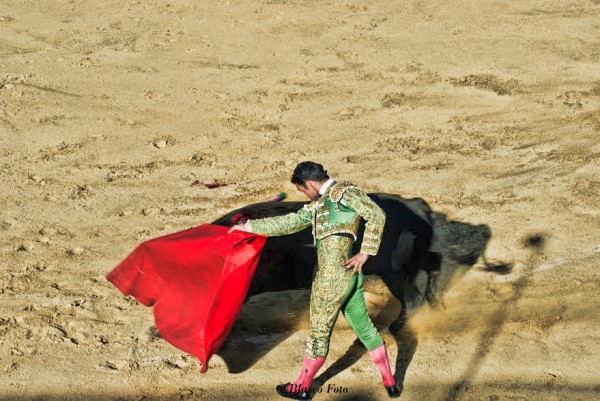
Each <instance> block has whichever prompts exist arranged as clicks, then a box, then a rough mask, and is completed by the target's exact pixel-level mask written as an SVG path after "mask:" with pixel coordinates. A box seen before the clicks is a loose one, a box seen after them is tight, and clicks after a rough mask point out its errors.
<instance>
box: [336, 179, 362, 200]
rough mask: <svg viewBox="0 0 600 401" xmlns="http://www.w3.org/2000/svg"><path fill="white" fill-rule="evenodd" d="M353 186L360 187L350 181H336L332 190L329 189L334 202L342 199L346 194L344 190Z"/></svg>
mask: <svg viewBox="0 0 600 401" xmlns="http://www.w3.org/2000/svg"><path fill="white" fill-rule="evenodd" d="M353 188H356V189H357V190H358V189H359V188H358V187H357V186H356V185H354V184H353V183H351V182H348V181H339V182H336V183H334V184H333V185H332V186H331V191H329V198H330V199H331V200H332V201H333V202H339V201H340V200H341V199H342V196H344V192H346V191H347V190H349V189H353Z"/></svg>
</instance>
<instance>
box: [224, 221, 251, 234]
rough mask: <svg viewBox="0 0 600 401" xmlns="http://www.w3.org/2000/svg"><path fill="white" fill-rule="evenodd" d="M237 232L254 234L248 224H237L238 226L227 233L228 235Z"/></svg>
mask: <svg viewBox="0 0 600 401" xmlns="http://www.w3.org/2000/svg"><path fill="white" fill-rule="evenodd" d="M235 230H238V231H246V232H248V233H251V232H252V231H250V228H249V227H248V224H247V223H244V224H236V225H234V226H232V227H231V228H230V229H229V231H227V233H228V234H229V233H230V232H232V231H235Z"/></svg>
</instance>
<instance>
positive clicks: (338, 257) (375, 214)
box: [230, 161, 400, 400]
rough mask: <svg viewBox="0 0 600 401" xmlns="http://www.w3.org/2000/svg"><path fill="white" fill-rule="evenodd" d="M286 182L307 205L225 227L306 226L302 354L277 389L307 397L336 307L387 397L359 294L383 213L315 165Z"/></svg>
mask: <svg viewBox="0 0 600 401" xmlns="http://www.w3.org/2000/svg"><path fill="white" fill-rule="evenodd" d="M291 181H292V183H293V184H295V186H296V189H297V190H298V191H300V192H302V193H303V194H304V195H306V196H307V197H308V198H309V199H310V200H311V202H310V203H309V204H307V205H306V206H305V207H304V208H302V209H300V210H299V211H298V212H296V213H289V214H286V215H283V216H277V217H269V218H263V219H256V220H249V221H247V222H245V223H243V224H238V225H235V226H233V227H232V228H231V230H230V231H232V230H242V231H248V232H252V233H256V234H262V235H266V236H278V235H287V234H293V233H295V232H298V231H300V230H303V229H305V228H308V227H310V226H312V233H313V240H314V245H315V247H316V250H317V269H316V272H315V275H314V278H313V282H312V289H311V297H310V331H309V336H308V342H307V349H306V355H305V359H304V363H303V365H302V370H301V371H300V375H299V376H298V378H297V379H296V381H295V382H294V383H286V384H280V385H278V386H277V387H276V390H277V392H278V393H279V394H280V395H281V396H283V397H287V398H292V399H300V400H306V399H310V391H311V389H310V385H311V383H312V379H313V377H314V376H315V374H316V373H317V371H318V370H319V369H320V368H321V367H322V366H323V364H324V363H325V358H326V357H327V354H328V352H329V340H330V337H331V332H332V330H333V326H334V325H335V322H336V320H337V317H338V314H339V312H340V311H342V313H343V314H344V317H345V318H346V320H347V321H348V323H349V324H350V326H351V327H352V329H353V330H354V332H355V333H356V335H357V336H358V338H359V339H360V341H361V342H362V343H363V344H364V346H365V347H366V348H367V350H368V351H369V355H370V357H371V359H372V360H373V362H374V363H375V365H376V366H377V368H378V370H379V372H380V373H381V377H382V380H383V385H384V386H385V388H386V390H387V393H388V395H389V396H390V397H392V398H396V397H399V396H400V389H399V388H398V386H397V384H396V380H395V378H394V376H393V375H392V372H391V368H390V364H389V360H388V356H387V351H386V348H385V343H384V341H383V339H382V338H381V336H380V335H379V333H378V332H377V329H376V328H375V326H374V325H373V323H372V321H371V319H370V318H369V315H368V313H367V308H366V304H365V298H364V294H363V274H362V267H363V265H364V264H365V262H366V261H367V259H368V258H369V256H373V255H376V254H377V251H378V249H379V245H380V242H381V238H382V234H383V227H384V223H385V213H384V212H383V210H382V209H381V208H380V207H379V206H377V205H376V204H375V202H373V201H372V200H371V199H370V198H369V197H368V196H367V195H366V194H365V193H364V192H363V191H362V190H360V189H359V188H358V187H357V186H355V185H353V184H351V183H349V182H336V181H334V180H333V179H331V178H330V177H329V176H328V175H327V171H325V170H324V169H323V166H322V165H321V164H318V163H314V162H309V161H307V162H302V163H299V164H298V165H297V166H296V168H295V169H294V172H293V174H292V179H291ZM361 218H363V219H365V221H366V225H365V232H364V235H363V242H362V246H361V249H360V252H359V253H357V254H356V255H352V245H353V243H354V241H356V239H357V233H358V228H359V224H360V220H361Z"/></svg>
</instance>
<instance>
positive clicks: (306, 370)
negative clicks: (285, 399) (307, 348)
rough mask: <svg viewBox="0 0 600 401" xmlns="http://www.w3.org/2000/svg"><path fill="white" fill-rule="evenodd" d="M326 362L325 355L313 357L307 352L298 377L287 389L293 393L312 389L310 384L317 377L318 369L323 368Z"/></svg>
mask: <svg viewBox="0 0 600 401" xmlns="http://www.w3.org/2000/svg"><path fill="white" fill-rule="evenodd" d="M324 363H325V357H324V356H318V357H316V358H315V359H312V358H311V357H310V356H308V354H306V356H305V357H304V363H303V364H302V370H301V371H300V375H299V376H298V379H296V381H295V382H293V383H291V384H289V385H288V386H287V387H286V388H285V389H286V390H287V391H289V392H293V393H298V392H301V391H304V390H306V389H310V384H311V383H312V380H313V377H315V375H316V374H317V371H318V370H319V369H321V366H323V364H324Z"/></svg>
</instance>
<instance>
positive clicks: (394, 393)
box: [384, 384, 401, 398]
mask: <svg viewBox="0 0 600 401" xmlns="http://www.w3.org/2000/svg"><path fill="white" fill-rule="evenodd" d="M384 387H385V389H386V390H387V393H388V396H389V397H390V398H398V397H400V394H401V392H400V388H398V385H397V384H394V385H393V386H384Z"/></svg>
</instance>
